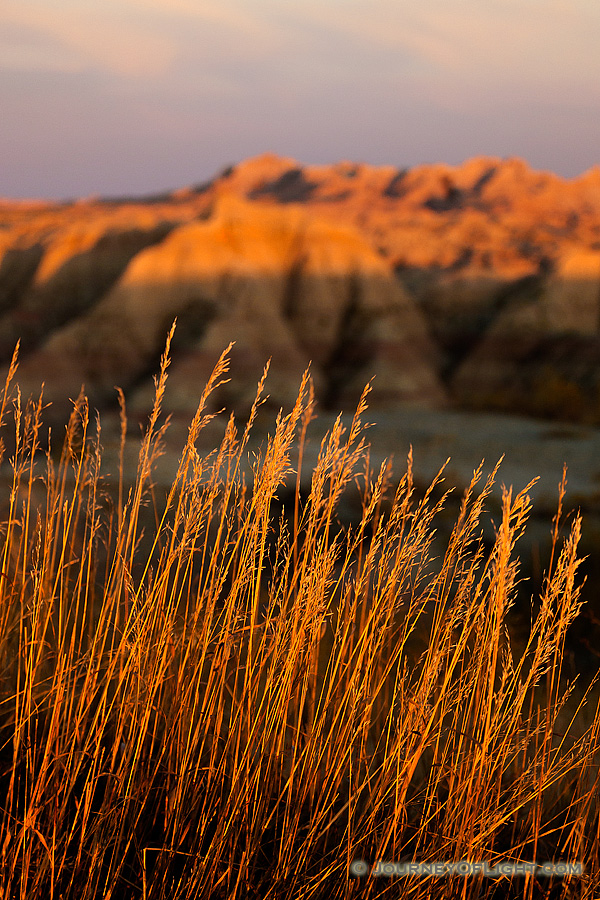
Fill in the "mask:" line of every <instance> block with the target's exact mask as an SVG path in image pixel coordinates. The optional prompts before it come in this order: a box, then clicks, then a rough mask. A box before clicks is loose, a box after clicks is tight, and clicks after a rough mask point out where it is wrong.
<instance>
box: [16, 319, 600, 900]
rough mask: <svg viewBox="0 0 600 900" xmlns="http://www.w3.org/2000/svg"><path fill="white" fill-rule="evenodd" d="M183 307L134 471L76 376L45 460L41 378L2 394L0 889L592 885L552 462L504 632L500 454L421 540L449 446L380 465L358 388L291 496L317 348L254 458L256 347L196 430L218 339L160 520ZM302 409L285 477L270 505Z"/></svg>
mask: <svg viewBox="0 0 600 900" xmlns="http://www.w3.org/2000/svg"><path fill="white" fill-rule="evenodd" d="M172 335H173V329H172V330H171V333H170V335H169V339H168V342H167V348H166V351H165V354H164V356H163V359H162V365H161V371H160V375H159V377H158V378H157V380H156V400H155V405H154V409H153V412H152V415H151V417H150V421H149V424H148V427H147V430H146V432H145V434H144V436H143V438H142V441H141V447H140V452H139V466H138V472H137V480H136V483H135V485H134V486H133V487H132V489H131V490H130V491H129V494H128V496H127V499H125V498H124V494H125V490H126V486H125V485H124V478H123V465H122V463H121V471H120V478H119V483H118V487H117V488H115V491H114V494H115V496H114V497H113V498H112V499H111V495H110V491H109V490H108V486H107V482H106V480H105V479H104V477H103V475H102V474H101V447H100V430H99V426H98V428H97V429H96V432H95V434H94V435H93V436H92V437H90V433H89V431H90V429H89V411H88V405H87V401H86V398H85V397H84V396H83V395H81V396H80V397H79V398H78V400H77V401H76V403H75V407H74V410H73V414H72V416H71V420H70V423H69V425H68V429H67V434H66V439H65V443H64V448H63V450H62V456H61V458H60V462H58V464H57V465H56V464H55V462H53V457H52V454H51V453H50V451H49V450H48V452H47V453H46V458H45V464H44V467H43V468H44V471H43V473H42V474H40V472H39V465H40V463H39V457H40V454H39V453H37V454H36V451H37V450H39V436H40V428H41V423H42V398H40V400H39V401H38V402H37V404H31V403H30V404H29V405H28V407H27V409H26V410H25V411H22V409H21V402H20V396H19V394H18V393H17V396H16V398H15V400H14V413H15V427H16V445H15V446H16V451H15V455H14V457H13V458H12V459H11V461H10V465H11V466H12V487H11V489H10V495H9V497H8V507H7V518H6V520H5V521H4V522H2V525H1V543H0V563H1V577H0V667H1V672H2V680H1V684H0V689H1V696H0V806H1V809H0V822H1V831H0V897H1V898H6V900H8V898H27V900H33V898H39V900H59V898H62V900H67V898H73V900H96V898H100V897H102V898H111V900H112V898H114V900H117V898H138V897H139V898H144V900H159V898H165V900H166V898H169V900H191V898H207V900H209V898H215V900H218V898H227V900H234V898H246V897H253V898H265V900H280V898H281V900H283V898H286V900H292V898H298V900H299V898H303V900H309V898H319V897H327V898H331V900H334V898H345V897H353V896H359V895H360V896H361V897H374V896H380V895H381V896H383V895H385V896H388V895H389V896H399V895H400V893H402V894H403V895H404V894H406V895H407V896H411V897H413V898H415V900H420V898H430V897H442V896H444V897H451V896H457V897H458V896H460V897H463V898H472V897H482V898H487V897H492V896H494V897H496V896H515V897H516V896H519V897H538V896H539V897H548V896H552V897H564V898H567V897H569V898H571V897H582V898H583V897H585V898H588V897H589V898H594V897H598V896H599V895H600V893H599V892H600V861H599V857H598V846H599V845H598V831H599V818H598V750H599V728H600V713H599V710H598V707H597V705H596V706H595V707H594V708H593V709H592V711H591V712H589V711H588V710H589V707H590V706H592V705H593V704H592V700H591V697H592V696H595V694H594V693H590V692H589V691H588V692H584V694H583V699H582V700H581V702H580V703H579V704H576V707H575V710H574V712H573V714H572V716H571V717H570V718H567V719H566V724H565V723H564V722H562V721H561V722H560V723H558V724H557V719H558V717H559V715H561V714H562V716H563V718H564V707H565V702H566V699H567V697H568V694H569V691H570V690H571V688H570V687H569V686H565V683H564V679H563V678H561V663H562V656H563V648H564V640H565V633H566V630H567V628H568V627H569V625H570V623H571V622H572V621H573V619H574V618H575V617H576V616H577V614H578V611H579V608H580V600H579V592H580V585H579V584H578V576H577V569H578V565H579V559H578V557H577V544H578V540H579V534H580V519H579V518H578V517H577V518H575V520H574V523H573V525H572V529H571V532H570V534H569V535H568V537H567V538H566V539H565V540H564V542H563V543H562V545H561V544H560V542H559V518H560V508H561V504H562V499H563V494H564V481H563V485H562V488H561V492H560V497H559V514H558V515H557V517H556V520H555V529H554V544H553V546H554V551H553V558H552V561H551V564H550V568H549V571H548V573H547V577H546V579H545V584H544V588H543V592H542V595H541V597H540V598H539V604H538V605H539V611H538V612H537V615H536V616H535V618H534V619H533V621H532V625H531V632H530V635H529V638H528V640H527V641H526V642H525V646H524V649H523V652H522V654H521V655H520V657H518V658H515V656H514V655H513V652H512V651H511V642H510V638H509V635H508V632H507V629H506V626H505V617H506V613H507V610H508V609H509V608H510V606H511V604H512V602H513V601H514V597H515V589H516V584H517V576H518V557H516V556H515V547H516V542H517V540H518V538H519V535H520V533H521V532H522V530H523V528H524V527H525V525H526V520H527V517H528V514H529V511H530V500H529V497H528V495H527V489H526V490H524V491H521V492H520V493H519V494H517V495H516V496H513V495H512V492H511V491H507V490H504V493H503V504H502V520H501V522H500V524H499V526H498V528H497V535H496V541H495V544H494V546H493V548H492V549H491V551H488V552H486V551H485V548H484V544H483V540H482V530H481V517H482V514H483V513H484V510H485V502H486V498H488V497H489V495H490V491H491V488H492V484H493V479H494V476H495V475H496V472H497V468H498V467H497V466H496V469H495V470H494V472H493V473H492V475H491V476H490V477H489V478H488V479H487V481H486V482H485V483H484V484H483V486H481V485H480V488H479V489H476V488H477V486H478V484H479V482H480V481H481V479H482V467H480V468H479V469H478V470H477V471H476V472H475V473H474V476H473V481H472V483H471V485H470V487H469V488H468V490H467V491H466V492H465V495H464V498H463V501H462V506H461V509H460V514H459V516H458V519H457V521H456V524H455V526H454V530H453V531H452V534H451V537H450V539H449V541H448V545H447V549H446V552H445V555H444V557H443V559H442V560H440V561H439V563H438V565H437V566H432V564H431V563H432V559H431V557H432V547H431V545H432V540H433V536H434V531H435V522H436V516H437V515H438V513H439V512H440V510H441V509H442V507H443V505H444V501H445V498H446V495H444V496H443V497H442V498H441V499H437V500H436V499H435V498H436V496H437V497H439V490H437V488H438V486H439V483H440V481H441V473H440V475H438V477H437V478H436V480H435V481H434V483H433V484H432V485H431V487H430V488H429V490H428V491H427V492H426V493H425V496H424V497H422V498H421V499H418V498H417V497H416V494H415V488H414V485H413V478H412V469H411V462H412V460H411V457H410V456H409V459H408V467H407V471H406V473H405V474H404V475H403V477H402V478H401V480H400V483H399V485H398V487H397V489H396V490H395V491H393V490H392V489H391V488H390V472H389V467H388V466H383V467H382V468H381V470H380V471H379V473H378V474H377V475H376V477H374V478H371V475H370V472H369V467H368V465H366V466H365V459H366V458H367V453H368V450H367V446H366V444H365V441H364V436H363V424H362V416H363V414H364V412H365V409H366V395H367V389H366V390H365V393H364V394H363V398H362V400H361V402H360V404H359V407H358V409H357V412H356V415H355V417H354V420H353V423H352V426H351V427H350V429H349V431H348V432H347V433H346V432H345V431H344V429H343V427H342V425H341V421H340V420H338V421H337V422H336V424H335V425H334V427H333V428H332V430H331V431H330V432H329V433H328V435H327V436H326V438H325V439H324V441H323V443H322V445H321V450H320V455H319V459H318V463H317V465H316V468H315V470H314V472H313V474H312V483H311V489H310V493H309V495H308V497H306V498H302V497H301V496H300V471H299V469H300V465H301V462H302V453H303V447H304V441H305V438H306V432H307V427H308V425H309V422H310V419H311V417H312V413H313V400H312V392H311V389H310V382H309V379H308V375H306V376H305V377H304V379H303V381H302V384H301V386H300V393H299V396H298V400H297V402H296V405H295V407H294V409H293V410H292V411H291V413H289V415H286V416H284V415H283V414H281V413H280V414H279V416H278V417H277V420H276V425H275V429H274V433H273V435H272V437H270V438H269V440H268V442H267V444H266V448H265V450H264V453H263V455H262V457H260V458H257V459H256V460H255V462H254V464H253V477H252V483H251V485H250V486H247V485H246V484H245V481H244V478H243V477H242V463H243V460H244V458H245V457H244V454H245V453H246V454H247V446H248V438H249V434H250V429H251V428H252V424H253V422H254V419H255V417H256V412H257V409H258V406H259V404H260V402H261V396H262V391H263V387H264V380H265V379H264V377H263V379H262V380H261V382H260V384H259V388H258V393H257V398H256V402H255V404H254V407H253V409H252V412H251V415H250V418H249V421H248V423H247V426H246V428H245V430H244V431H243V433H242V435H241V437H240V436H238V433H237V431H236V427H235V424H234V420H233V417H232V418H231V419H230V420H229V422H228V424H227V427H226V429H225V435H224V437H223V440H222V443H221V445H220V447H219V448H218V449H217V450H216V451H214V452H213V453H212V454H209V455H208V456H205V457H202V456H200V455H199V453H198V451H197V449H196V442H197V439H198V436H199V434H200V432H201V430H202V428H203V427H204V426H205V425H206V424H207V422H208V421H209V419H210V418H211V415H210V414H209V413H208V412H206V410H207V399H208V396H209V394H210V392H211V391H212V390H213V389H214V388H215V386H217V385H218V384H219V383H221V381H222V379H223V377H224V375H225V374H226V372H227V367H228V364H227V352H226V353H224V354H223V356H222V357H221V359H220V360H219V362H218V364H217V366H216V368H215V370H214V372H213V375H212V377H211V379H210V382H209V383H208V385H207V386H206V388H205V390H204V392H203V394H202V397H201V399H200V404H199V407H198V411H197V413H196V415H195V417H194V419H193V421H192V423H191V426H190V429H189V437H188V440H187V443H186V445H185V447H184V449H183V453H182V456H181V461H180V464H179V469H178V471H177V474H176V475H175V478H174V481H173V483H172V487H171V489H170V491H169V493H168V496H167V497H166V501H165V503H164V504H163V506H161V507H160V509H159V508H158V507H155V514H156V519H155V528H154V531H153V533H152V534H151V537H150V542H149V544H148V546H146V545H144V544H143V542H141V532H142V520H143V513H144V507H145V506H147V504H148V502H149V500H151V499H152V497H153V496H154V495H153V492H152V468H153V462H154V460H155V459H156V457H157V455H158V454H160V447H161V440H162V437H163V435H164V428H165V427H166V426H161V427H159V425H158V423H159V417H160V413H161V405H162V400H163V395H164V389H165V383H166V378H167V367H168V364H169V347H170V341H171V338H172ZM16 360H17V355H16V352H15V356H14V358H13V363H12V365H11V370H10V374H9V377H8V380H7V384H6V388H5V391H4V399H3V401H2V404H1V408H0V417H1V419H2V421H3V420H4V419H5V417H6V412H7V404H8V403H9V400H10V398H9V391H10V389H11V387H10V386H11V384H12V381H13V379H14V375H15V370H16V365H17V362H16ZM265 375H266V370H265ZM120 398H121V412H122V441H121V460H122V459H123V449H124V445H125V434H126V417H125V405H124V400H123V396H122V394H120ZM298 434H299V447H300V449H299V460H300V463H299V466H298V472H297V477H296V479H295V482H296V492H295V502H294V503H293V509H292V510H291V511H290V514H289V515H288V516H287V517H286V516H284V515H279V516H278V515H276V514H275V512H274V508H275V500H276V498H277V495H278V491H279V490H280V489H281V487H282V485H283V484H284V483H286V480H287V479H289V477H290V475H292V474H293V473H292V471H291V458H292V457H291V453H292V448H293V447H294V442H295V441H296V439H297V435H298ZM361 466H362V467H363V468H362V470H361ZM361 471H363V474H362V475H361ZM355 480H358V482H359V484H360V485H361V486H362V498H363V505H362V520H361V521H360V523H359V524H357V526H356V527H355V528H353V529H343V528H342V527H341V526H340V525H339V524H338V523H337V519H336V509H337V507H338V504H339V502H340V499H341V498H342V496H343V495H344V492H345V491H346V489H347V488H348V487H349V486H350V485H351V484H352V483H353V482H354V481H355ZM529 487H531V486H529ZM40 488H41V489H42V490H43V496H44V498H45V499H44V502H43V503H41V504H39V503H38V504H37V505H36V503H35V502H34V493H35V491H38V490H39V489H40ZM144 546H146V549H142V548H143V547H144ZM425 630H426V645H425V646H426V650H425V651H424V652H423V653H421V654H416V655H415V653H414V652H413V651H412V649H411V648H413V647H414V641H413V638H414V636H415V634H417V633H420V634H421V635H422V634H423V633H424V631H425ZM584 707H585V709H584ZM559 725H560V727H559ZM356 860H364V861H367V864H366V865H365V866H363V867H362V869H361V867H360V865H359V866H358V868H357V867H356V865H354V867H353V865H352V864H353V862H355V861H356ZM384 860H385V861H401V860H416V861H419V862H422V863H427V862H434V861H459V860H471V861H487V863H488V864H489V866H490V867H493V866H494V865H496V863H498V861H507V862H513V863H517V862H523V861H525V862H529V861H537V862H540V863H541V862H546V861H567V862H580V863H582V865H583V874H582V875H573V874H571V875H567V876H565V877H562V878H553V879H548V878H542V877H539V876H538V875H537V874H531V873H530V874H526V875H524V876H523V877H518V878H512V879H511V878H508V877H504V876H500V877H498V878H483V877H481V876H476V877H466V878H464V877H460V876H456V875H455V876H451V877H430V878H425V877H418V876H416V875H412V876H410V877H406V878H402V879H401V880H398V879H390V878H387V877H381V876H379V877H377V876H376V875H374V874H370V873H369V870H370V868H371V867H372V866H374V864H375V863H376V862H377V861H384ZM365 870H366V874H364V875H363V876H362V877H354V876H353V874H352V873H353V872H354V871H356V872H358V874H360V872H361V871H365Z"/></svg>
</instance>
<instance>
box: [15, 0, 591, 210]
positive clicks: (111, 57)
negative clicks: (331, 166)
mask: <svg viewBox="0 0 600 900" xmlns="http://www.w3.org/2000/svg"><path fill="white" fill-rule="evenodd" d="M265 152H271V153H277V154H280V155H283V156H289V157H293V158H294V159H296V160H298V161H299V162H300V163H307V164H321V163H335V162H339V161H341V160H351V161H353V162H366V163H371V164H374V165H380V164H388V165H395V166H398V167H401V168H404V167H406V166H414V165H419V164H421V163H432V162H446V163H450V164H457V163H460V162H462V161H463V160H465V159H468V158H469V157H471V156H476V155H489V156H500V157H510V156H519V157H522V158H524V159H525V160H527V162H528V163H529V164H530V165H531V166H532V167H533V168H535V169H544V170H551V171H554V172H556V173H557V174H559V175H563V176H565V177H573V176H576V175H578V174H580V173H582V172H584V171H585V170H587V169H589V168H590V167H592V166H593V165H595V164H597V163H599V162H600V2H598V0H422V2H420V3H417V2H415V0H2V3H1V4H0V196H3V197H15V198H18V197H22V198H31V197H41V198H55V199H69V198H75V197H85V196H91V195H97V194H99V195H101V196H122V195H128V196H131V195H143V194H150V193H155V192H160V191H162V190H169V189H173V188H179V187H184V186H187V185H194V184H198V183H201V182H203V181H205V180H207V179H209V178H211V177H212V176H214V175H215V174H216V173H217V172H219V171H221V170H222V169H223V168H225V167H226V166H228V165H230V164H235V163H236V162H239V161H241V160H243V159H246V158H248V157H250V156H255V155H257V154H260V153H265Z"/></svg>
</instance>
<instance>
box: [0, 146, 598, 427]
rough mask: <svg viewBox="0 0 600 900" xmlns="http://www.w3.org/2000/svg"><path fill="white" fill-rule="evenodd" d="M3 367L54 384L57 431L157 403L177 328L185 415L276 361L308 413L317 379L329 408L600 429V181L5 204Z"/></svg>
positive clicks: (248, 180) (304, 187)
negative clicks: (220, 364)
mask: <svg viewBox="0 0 600 900" xmlns="http://www.w3.org/2000/svg"><path fill="white" fill-rule="evenodd" d="M0 223H1V225H2V228H1V230H0V363H1V364H2V365H3V366H4V367H5V369H6V367H7V366H8V362H9V360H10V356H11V354H12V350H13V348H14V345H15V343H16V341H17V339H20V341H21V348H22V352H21V367H20V374H19V381H20V384H21V388H22V391H23V393H24V394H26V395H27V394H29V393H30V392H31V393H37V392H38V391H39V386H40V383H41V381H42V379H43V380H44V381H45V396H46V398H47V399H48V400H50V401H52V404H53V406H52V416H51V418H52V419H53V420H54V421H56V422H59V421H62V420H63V419H64V416H65V415H66V412H67V408H66V406H65V399H64V398H66V397H73V396H74V395H76V394H77V393H78V391H79V388H80V386H81V384H82V383H83V384H85V388H86V391H87V393H88V394H89V395H90V397H91V398H92V400H93V402H94V404H95V405H97V406H99V407H102V406H104V405H106V404H111V403H114V401H115V396H116V394H115V385H119V386H121V387H122V388H123V389H124V390H125V392H126V395H127V398H128V407H129V409H130V411H135V412H136V413H137V414H139V415H140V416H141V415H144V414H145V413H146V412H147V411H148V409H149V407H150V405H151V401H152V377H151V376H152V374H153V373H154V372H155V371H156V368H157V366H158V361H159V358H160V354H161V352H162V349H163V346H164V340H165V335H166V332H167V330H168V327H169V325H170V324H171V322H172V320H173V319H174V318H175V317H176V316H177V318H178V322H179V325H178V329H177V332H176V338H175V342H174V346H173V363H172V367H171V370H170V379H169V385H168V397H167V400H166V403H167V406H168V407H169V408H170V409H173V410H175V411H180V412H181V413H185V414H188V413H190V412H193V411H194V409H195V405H196V403H197V400H198V396H199V393H200V389H201V387H202V385H203V384H204V382H205V380H206V378H207V376H208V374H209V372H210V371H211V370H212V367H213V365H214V363H215V361H216V359H217V358H218V356H219V354H220V352H221V351H222V349H223V348H224V347H225V346H226V345H227V344H228V343H229V341H231V340H235V342H236V343H235V349H234V351H233V354H232V362H233V365H232V369H231V381H230V382H229V383H228V384H227V385H224V386H223V387H222V388H221V389H220V394H219V395H218V396H217V397H215V403H217V404H219V405H221V406H225V407H226V408H233V407H235V408H236V410H238V411H242V409H245V408H247V406H248V404H249V403H250V402H251V400H252V398H253V396H254V391H255V386H256V382H257V380H258V379H259V377H260V375H261V373H262V369H263V365H264V362H265V360H266V359H267V358H269V357H270V358H271V360H272V363H271V376H270V378H269V382H268V391H269V393H270V401H269V402H270V403H271V404H272V405H274V406H275V407H277V408H279V406H282V405H283V406H289V405H290V404H291V403H292V401H293V399H294V398H295V394H296V390H297V387H298V382H299V378H300V375H301V373H302V372H303V370H304V369H305V368H306V366H307V365H308V363H309V362H311V363H312V373H313V377H314V380H315V387H316V391H317V397H318V400H319V402H320V403H321V405H322V406H323V407H325V408H330V409H336V410H337V409H339V408H342V407H345V408H346V409H348V408H350V407H352V406H353V405H354V404H355V403H356V400H357V399H358V396H359V395H360V392H361V389H362V387H363V386H364V383H365V382H366V381H367V380H368V379H369V378H371V377H372V376H375V379H374V382H373V394H372V404H373V405H374V406H377V405H379V406H385V407H387V408H388V409H389V408H395V407H397V406H398V405H402V404H407V403H408V404H411V405H428V406H430V407H434V408H435V407H441V406H444V405H448V404H455V405H457V406H461V407H477V408H490V409H512V410H516V411H523V412H530V413H534V414H540V415H545V416H547V415H550V416H559V417H563V418H571V419H580V420H584V421H589V422H594V423H597V422H599V421H600V376H599V374H598V373H600V365H599V364H600V333H599V329H600V308H599V304H600V170H598V169H593V170H591V171H589V172H588V173H586V174H584V175H582V176H581V177H580V178H578V179H573V180H571V181H565V180H563V179H560V178H558V177H557V176H555V175H552V174H549V173H539V172H533V171H532V170H530V169H529V168H528V167H527V166H526V164H525V163H523V162H521V161H520V160H516V159H508V160H501V159H497V158H476V159H472V160H470V161H468V162H466V163H464V164H463V165H461V166H457V167H451V166H446V165H430V166H420V167H417V168H414V169H402V168H394V167H391V166H388V167H371V166H367V165H363V164H358V165H356V164H352V163H348V162H344V163H340V164H338V165H334V166H301V165H299V164H298V163H297V162H296V161H295V160H293V159H284V158H280V157H277V156H273V155H265V156H261V157H258V158H256V159H251V160H248V161H246V162H243V163H241V164H239V165H238V166H235V167H230V168H229V169H227V170H225V171H223V172H222V173H221V174H220V175H218V176H217V177H216V178H215V179H214V180H213V181H211V182H210V183H207V184H203V185H199V186H196V187H190V188H187V189H182V190H178V191H176V192H174V193H171V194H163V195H160V196H157V197H150V198H147V199H145V200H140V199H127V198H122V199H119V200H100V199H94V198H92V199H90V200H85V201H80V202H78V203H72V204H67V203H65V204H52V203H16V202H9V201H3V202H0Z"/></svg>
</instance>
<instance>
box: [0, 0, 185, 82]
mask: <svg viewBox="0 0 600 900" xmlns="http://www.w3.org/2000/svg"><path fill="white" fill-rule="evenodd" d="M0 23H2V24H4V25H5V27H6V26H7V25H8V26H9V30H10V28H12V29H15V28H18V29H19V30H20V32H21V40H20V41H19V42H18V43H17V44H14V43H12V42H10V43H9V42H8V41H7V40H6V39H5V40H4V41H2V42H0V65H2V66H3V67H4V68H16V69H19V70H21V71H22V70H24V69H27V68H29V69H31V70H33V71H35V70H41V69H44V68H49V69H58V70H60V71H81V70H83V69H85V68H89V67H92V68H98V69H101V70H105V71H108V72H111V73H113V74H116V75H120V76H126V77H133V78H146V77H152V76H157V75H161V74H163V73H165V72H166V71H167V70H168V68H169V66H170V64H171V63H172V61H173V59H174V57H175V55H176V47H175V46H174V45H173V42H172V41H170V40H168V39H167V38H166V37H165V36H164V35H161V34H160V33H152V32H151V31H150V30H148V29H146V28H145V27H144V26H140V23H139V20H138V21H136V20H135V19H133V18H129V19H128V18H127V17H126V16H123V15H122V14H120V13H119V12H116V11H115V9H114V7H111V4H110V3H107V5H106V8H104V7H102V6H100V5H95V4H94V5H93V6H92V7H91V8H88V9H82V8H81V7H79V8H73V7H72V6H71V7H70V6H69V5H68V4H67V5H61V6H60V7H58V6H56V5H55V4H52V6H50V5H49V4H48V3H47V2H44V0H37V2H27V4H26V5H25V4H24V3H23V2H19V0H3V4H2V10H1V12H0Z"/></svg>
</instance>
